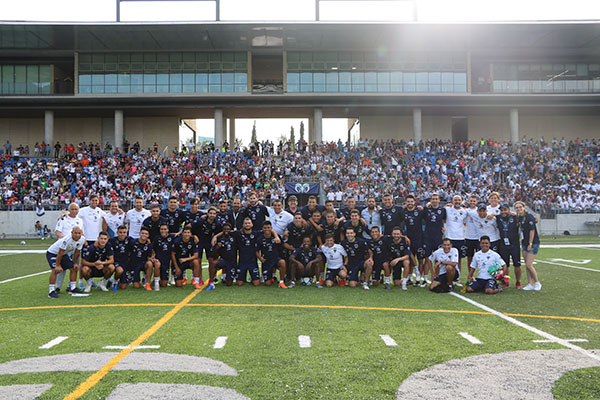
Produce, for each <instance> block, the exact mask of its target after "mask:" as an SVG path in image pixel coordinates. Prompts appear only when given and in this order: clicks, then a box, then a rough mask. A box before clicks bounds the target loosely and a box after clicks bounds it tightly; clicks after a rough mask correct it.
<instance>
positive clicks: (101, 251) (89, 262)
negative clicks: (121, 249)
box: [81, 232, 115, 293]
mask: <svg viewBox="0 0 600 400" xmlns="http://www.w3.org/2000/svg"><path fill="white" fill-rule="evenodd" d="M109 239H110V236H109V235H108V232H100V234H99V235H98V240H96V241H95V242H94V244H93V245H91V246H89V247H88V248H87V250H86V251H85V252H84V254H83V257H82V259H81V276H83V279H85V280H87V284H86V286H85V290H84V292H86V293H89V292H90V290H91V289H92V279H91V278H99V277H102V280H101V281H100V283H99V284H98V286H100V289H102V291H103V292H108V289H107V288H106V281H107V280H108V279H109V278H110V277H111V276H112V274H113V272H115V265H114V262H115V257H114V253H113V248H112V246H111V245H110V243H108V240H109Z"/></svg>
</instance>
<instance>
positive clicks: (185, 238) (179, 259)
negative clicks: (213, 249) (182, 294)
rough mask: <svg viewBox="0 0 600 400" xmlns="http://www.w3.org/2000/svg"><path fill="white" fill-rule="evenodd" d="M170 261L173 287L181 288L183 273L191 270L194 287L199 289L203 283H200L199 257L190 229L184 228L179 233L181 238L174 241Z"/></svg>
mask: <svg viewBox="0 0 600 400" xmlns="http://www.w3.org/2000/svg"><path fill="white" fill-rule="evenodd" d="M171 260H172V261H173V266H174V267H175V285H176V286H177V287H182V286H183V271H185V270H186V269H191V270H192V271H193V272H194V280H193V283H194V287H195V288H196V289H200V288H201V285H203V284H204V282H202V283H200V282H199V280H200V278H199V277H200V276H202V270H201V269H200V257H199V256H198V246H197V245H196V243H195V242H194V240H193V239H192V228H190V227H189V226H186V227H185V228H183V230H182V231H181V237H180V238H177V239H176V240H175V243H174V244H173V251H172V252H171Z"/></svg>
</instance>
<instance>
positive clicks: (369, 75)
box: [365, 72, 377, 93]
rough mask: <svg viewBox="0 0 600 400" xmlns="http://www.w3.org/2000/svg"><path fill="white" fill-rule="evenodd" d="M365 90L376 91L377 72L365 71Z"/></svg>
mask: <svg viewBox="0 0 600 400" xmlns="http://www.w3.org/2000/svg"><path fill="white" fill-rule="evenodd" d="M365 92H370V93H374V92H377V72H365Z"/></svg>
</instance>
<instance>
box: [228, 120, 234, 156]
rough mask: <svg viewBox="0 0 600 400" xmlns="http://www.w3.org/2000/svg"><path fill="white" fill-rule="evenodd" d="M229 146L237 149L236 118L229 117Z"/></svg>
mask: <svg viewBox="0 0 600 400" xmlns="http://www.w3.org/2000/svg"><path fill="white" fill-rule="evenodd" d="M229 148H230V149H231V150H233V149H235V118H229Z"/></svg>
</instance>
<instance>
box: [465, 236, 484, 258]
mask: <svg viewBox="0 0 600 400" xmlns="http://www.w3.org/2000/svg"><path fill="white" fill-rule="evenodd" d="M465 244H466V245H467V257H473V256H474V255H475V253H477V252H478V251H479V250H481V248H480V247H479V240H473V239H465Z"/></svg>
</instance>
